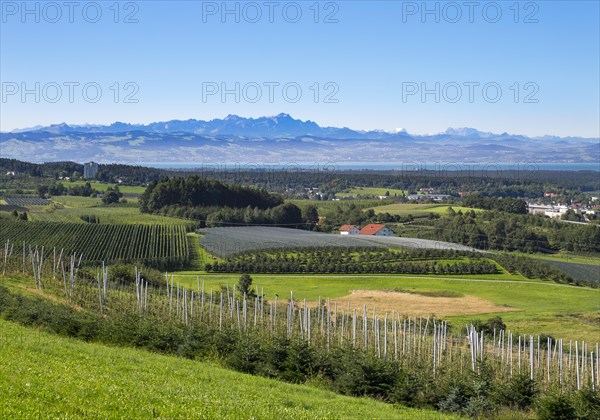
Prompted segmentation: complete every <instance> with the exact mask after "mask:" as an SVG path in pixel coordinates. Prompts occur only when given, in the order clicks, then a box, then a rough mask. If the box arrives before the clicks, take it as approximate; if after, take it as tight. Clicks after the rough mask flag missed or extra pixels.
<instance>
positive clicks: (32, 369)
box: [0, 320, 453, 419]
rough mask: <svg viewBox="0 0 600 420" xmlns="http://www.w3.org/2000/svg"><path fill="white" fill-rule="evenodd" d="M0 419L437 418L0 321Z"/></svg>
mask: <svg viewBox="0 0 600 420" xmlns="http://www.w3.org/2000/svg"><path fill="white" fill-rule="evenodd" d="M0 366H2V381H0V400H1V404H0V417H1V418H6V419H9V418H12V419H27V418H84V417H87V418H89V417H92V418H131V419H134V418H135V419H138V418H198V419H208V418H215V419H216V418H219V419H222V418H236V419H238V418H256V419H258V418H260V419H276V418H290V419H311V418H320V419H329V418H331V419H337V418H339V419H342V418H386V419H387V418H389V419H442V418H453V417H450V416H447V415H442V414H438V413H434V412H431V411H420V410H412V409H406V408H400V407H395V406H392V405H388V404H384V403H380V402H377V401H375V400H369V399H359V398H350V397H343V396H340V395H336V394H334V393H331V392H328V391H324V390H320V389H317V388H313V387H309V386H300V385H291V384H286V383H282V382H278V381H275V380H269V379H265V378H260V377H253V376H249V375H244V374H241V373H236V372H232V371H229V370H225V369H222V368H220V367H218V366H216V365H214V364H209V363H203V362H197V361H191V360H186V359H179V358H174V357H168V356H161V355H157V354H152V353H148V352H145V351H142V350H134V349H127V348H116V347H107V346H102V345H98V344H89V343H83V342H78V341H76V340H72V339H66V338H61V337H58V336H54V335H50V334H46V333H44V332H39V331H35V330H32V329H27V328H23V327H21V326H17V325H16V324H13V323H10V322H7V321H4V320H0Z"/></svg>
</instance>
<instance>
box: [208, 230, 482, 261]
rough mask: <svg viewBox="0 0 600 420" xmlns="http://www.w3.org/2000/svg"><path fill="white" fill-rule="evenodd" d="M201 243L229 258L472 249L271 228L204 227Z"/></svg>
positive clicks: (432, 242) (398, 238) (422, 242)
mask: <svg viewBox="0 0 600 420" xmlns="http://www.w3.org/2000/svg"><path fill="white" fill-rule="evenodd" d="M203 233H204V235H203V236H202V237H201V238H200V244H201V246H203V247H204V248H205V249H206V250H207V251H208V252H210V253H211V254H215V255H216V256H219V257H228V256H231V255H236V254H239V253H243V252H250V251H260V250H269V249H290V248H300V247H307V248H313V247H339V248H356V247H373V248H377V247H379V248H389V247H398V248H403V247H406V248H426V249H456V250H464V251H470V250H471V248H468V247H465V246H462V245H457V244H451V243H448V242H436V241H429V240H426V239H414V238H400V237H375V236H363V235H351V236H343V235H339V234H328V233H317V232H309V231H306V230H299V229H286V228H273V227H255V226H251V227H225V228H210V229H204V230H203Z"/></svg>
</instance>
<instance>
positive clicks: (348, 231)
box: [340, 225, 360, 235]
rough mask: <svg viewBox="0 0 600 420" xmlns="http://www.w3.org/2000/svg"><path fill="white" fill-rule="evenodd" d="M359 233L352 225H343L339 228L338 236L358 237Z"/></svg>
mask: <svg viewBox="0 0 600 420" xmlns="http://www.w3.org/2000/svg"><path fill="white" fill-rule="evenodd" d="M359 233H360V231H359V230H358V228H357V227H356V226H354V225H343V226H342V227H340V235H358V234H359Z"/></svg>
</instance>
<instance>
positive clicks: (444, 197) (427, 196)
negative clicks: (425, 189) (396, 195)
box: [406, 194, 450, 201]
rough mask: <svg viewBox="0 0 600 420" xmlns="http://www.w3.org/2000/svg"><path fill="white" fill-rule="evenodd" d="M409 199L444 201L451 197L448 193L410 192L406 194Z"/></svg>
mask: <svg viewBox="0 0 600 420" xmlns="http://www.w3.org/2000/svg"><path fill="white" fill-rule="evenodd" d="M406 198H407V199H409V200H429V199H431V200H433V201H442V200H447V199H449V198H450V196H449V195H447V194H409V195H407V196H406Z"/></svg>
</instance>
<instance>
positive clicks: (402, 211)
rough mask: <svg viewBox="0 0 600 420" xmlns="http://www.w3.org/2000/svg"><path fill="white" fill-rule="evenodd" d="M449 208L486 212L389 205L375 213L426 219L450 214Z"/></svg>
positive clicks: (444, 206)
mask: <svg viewBox="0 0 600 420" xmlns="http://www.w3.org/2000/svg"><path fill="white" fill-rule="evenodd" d="M448 207H452V209H453V210H454V211H456V212H457V211H459V210H460V211H462V212H463V213H465V212H467V211H471V210H473V211H476V212H480V211H484V210H481V209H474V208H470V207H462V206H455V205H451V204H425V203H424V204H403V203H397V204H388V205H383V206H378V207H374V208H373V210H375V213H389V214H391V215H397V216H408V215H409V214H410V215H412V216H413V217H426V216H429V214H430V213H433V214H439V215H440V216H443V215H446V214H448Z"/></svg>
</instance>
